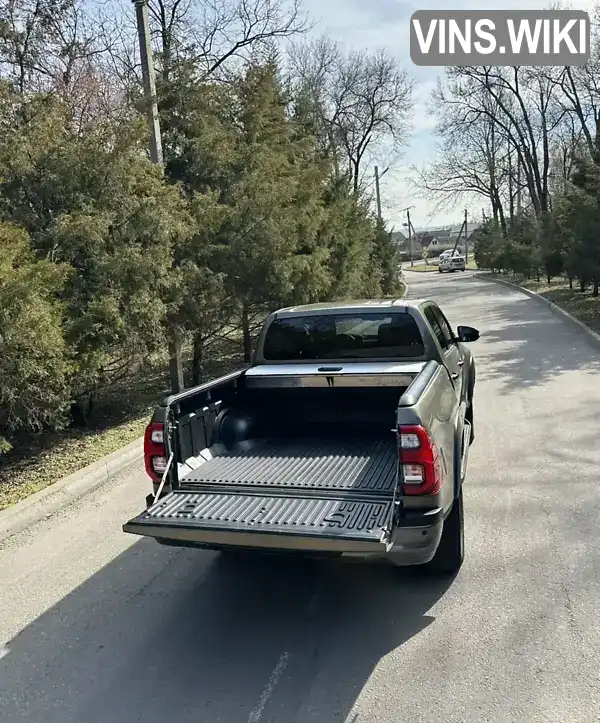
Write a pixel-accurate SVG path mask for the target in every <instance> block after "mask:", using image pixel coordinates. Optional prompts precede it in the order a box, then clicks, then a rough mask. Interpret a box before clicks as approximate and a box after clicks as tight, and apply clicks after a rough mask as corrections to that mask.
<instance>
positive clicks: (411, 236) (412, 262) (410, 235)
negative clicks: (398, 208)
mask: <svg viewBox="0 0 600 723" xmlns="http://www.w3.org/2000/svg"><path fill="white" fill-rule="evenodd" d="M406 223H407V224H408V237H409V239H410V265H411V266H414V265H415V262H414V259H413V233H412V224H411V222H410V209H409V208H407V209H406Z"/></svg>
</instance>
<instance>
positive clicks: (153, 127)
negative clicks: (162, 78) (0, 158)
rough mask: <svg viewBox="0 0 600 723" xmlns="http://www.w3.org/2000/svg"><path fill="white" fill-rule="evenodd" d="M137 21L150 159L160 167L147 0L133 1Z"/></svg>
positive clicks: (158, 126)
mask: <svg viewBox="0 0 600 723" xmlns="http://www.w3.org/2000/svg"><path fill="white" fill-rule="evenodd" d="M133 4H134V5H135V16H136V21H137V31H138V40H139V44H140V60H141V63H142V79H143V81H144V95H145V98H146V115H147V119H148V130H149V131H150V159H151V160H152V162H153V163H158V164H160V165H162V162H163V154H162V142H161V139H160V123H159V120H158V103H157V101H156V84H155V81H154V62H153V57H152V46H151V44H150V23H149V21H148V0H133Z"/></svg>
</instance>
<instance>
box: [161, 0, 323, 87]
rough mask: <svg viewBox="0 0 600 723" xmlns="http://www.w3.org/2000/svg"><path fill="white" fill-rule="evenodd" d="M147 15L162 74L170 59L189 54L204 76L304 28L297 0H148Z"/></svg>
mask: <svg viewBox="0 0 600 723" xmlns="http://www.w3.org/2000/svg"><path fill="white" fill-rule="evenodd" d="M148 7H149V11H150V20H151V25H152V30H153V35H154V38H155V40H156V42H157V47H158V51H159V58H158V60H159V62H160V68H161V73H162V76H163V79H164V80H167V79H168V77H169V73H170V72H171V68H172V65H173V63H174V62H176V61H177V60H178V59H179V60H180V59H190V60H192V61H193V62H194V63H196V64H197V65H199V66H200V67H201V68H202V69H203V71H204V73H205V75H206V76H214V75H215V74H217V73H221V72H222V73H224V74H226V73H227V71H228V70H230V69H231V67H232V65H235V63H236V61H239V60H240V59H241V60H247V59H248V57H249V54H250V53H252V54H254V53H256V52H257V50H260V49H265V48H268V49H270V48H272V46H273V43H275V42H276V41H277V40H278V39H281V38H287V37H290V36H293V35H297V34H299V33H303V32H306V31H307V30H309V29H310V27H311V23H310V22H309V20H308V17H307V15H306V14H305V13H304V12H303V11H302V9H301V0H291V1H289V2H287V1H286V0H149V3H148Z"/></svg>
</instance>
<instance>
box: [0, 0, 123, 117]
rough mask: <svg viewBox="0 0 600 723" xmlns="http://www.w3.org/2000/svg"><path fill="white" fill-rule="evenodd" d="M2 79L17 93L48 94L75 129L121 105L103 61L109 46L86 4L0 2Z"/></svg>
mask: <svg viewBox="0 0 600 723" xmlns="http://www.w3.org/2000/svg"><path fill="white" fill-rule="evenodd" d="M0 18H2V19H1V20H0V74H1V75H3V76H4V77H6V78H7V79H9V80H11V81H12V82H13V84H14V86H15V87H16V88H17V90H19V92H21V93H24V92H48V93H52V94H54V95H56V96H58V97H59V98H60V99H61V100H62V101H64V102H65V103H66V104H67V106H68V107H69V108H70V110H71V114H72V118H73V121H74V124H75V127H76V128H80V127H81V126H82V125H83V124H84V123H85V122H87V121H88V120H90V119H91V118H94V117H97V116H98V115H100V114H105V113H107V112H109V111H110V110H112V109H114V107H116V106H118V105H119V104H120V103H121V101H122V98H121V94H119V93H118V92H117V91H116V88H115V87H114V86H113V85H111V84H109V83H108V82H107V77H106V73H105V70H104V67H103V61H104V58H105V56H106V55H107V53H108V51H109V49H110V47H111V41H110V39H109V34H108V33H106V32H104V28H103V24H102V22H101V20H100V19H99V18H95V17H92V16H91V15H90V14H89V12H88V8H87V7H86V6H85V5H84V2H83V0H0Z"/></svg>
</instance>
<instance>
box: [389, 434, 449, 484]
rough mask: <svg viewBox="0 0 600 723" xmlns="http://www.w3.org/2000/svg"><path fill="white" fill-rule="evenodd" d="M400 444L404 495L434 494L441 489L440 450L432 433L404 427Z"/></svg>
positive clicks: (399, 440)
mask: <svg viewBox="0 0 600 723" xmlns="http://www.w3.org/2000/svg"><path fill="white" fill-rule="evenodd" d="M398 443H399V447H400V452H401V454H400V459H401V464H402V473H403V474H402V476H403V484H402V492H403V494H405V495H435V494H437V493H438V492H439V491H440V488H441V486H442V464H441V459H440V456H439V451H438V449H437V447H436V446H435V444H434V443H433V441H432V439H431V437H430V436H429V433H428V432H427V430H426V429H425V428H424V427H420V426H405V425H403V426H401V427H399V429H398Z"/></svg>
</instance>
